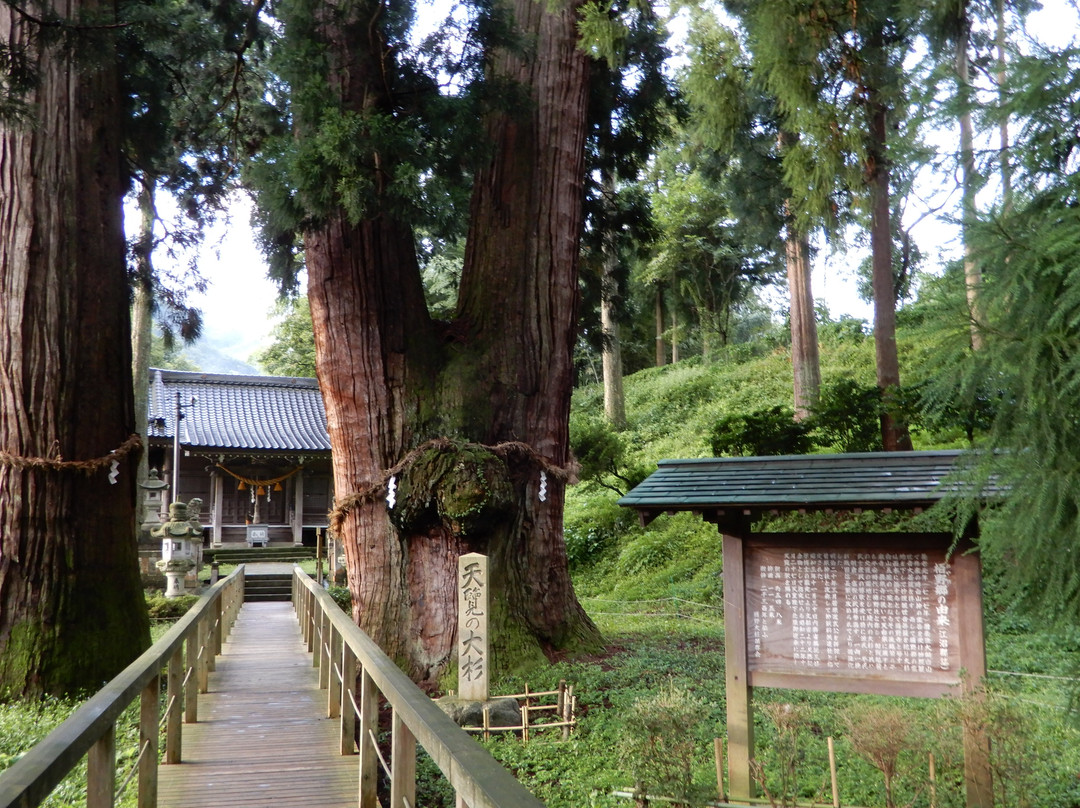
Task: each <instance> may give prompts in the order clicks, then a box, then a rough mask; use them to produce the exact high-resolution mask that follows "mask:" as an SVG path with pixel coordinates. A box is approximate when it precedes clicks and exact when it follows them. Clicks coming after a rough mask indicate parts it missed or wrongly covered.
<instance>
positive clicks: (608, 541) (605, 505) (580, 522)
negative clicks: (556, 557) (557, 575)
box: [563, 492, 635, 570]
mask: <svg viewBox="0 0 1080 808" xmlns="http://www.w3.org/2000/svg"><path fill="white" fill-rule="evenodd" d="M575 493H577V492H575ZM575 502H576V505H575V507H574V508H573V509H572V512H568V513H567V514H566V517H565V519H564V521H563V536H564V538H565V540H566V555H567V558H568V559H569V561H570V569H571V570H580V569H583V568H585V567H589V566H592V565H595V564H597V563H598V562H600V561H601V560H602V559H603V558H604V557H605V556H606V555H608V551H609V550H611V549H612V548H614V547H615V546H616V545H617V544H618V541H619V538H620V537H622V536H625V535H626V534H627V533H628V532H629V531H631V530H633V526H634V522H635V516H634V514H633V513H632V512H631V511H628V510H627V509H626V508H620V507H619V506H618V505H616V504H615V501H614V500H613V498H612V497H610V496H607V495H605V494H603V493H601V494H594V495H586V494H584V493H581V494H579V495H578V496H576V497H575Z"/></svg>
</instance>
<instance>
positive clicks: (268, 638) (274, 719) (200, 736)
mask: <svg viewBox="0 0 1080 808" xmlns="http://www.w3.org/2000/svg"><path fill="white" fill-rule="evenodd" d="M209 691H210V692H209V693H206V694H202V695H200V696H199V721H198V723H196V724H185V725H184V740H183V755H182V757H183V763H180V764H177V765H171V766H166V765H162V766H161V767H160V768H159V777H160V780H159V794H158V805H159V806H161V808H204V807H206V808H226V807H227V806H228V807H231V806H236V807H237V808H258V806H273V808H294V806H295V807H296V808H300V806H304V808H324V807H325V806H335V807H336V806H355V805H356V804H357V802H358V789H359V782H358V778H359V766H358V758H356V757H355V756H342V755H339V754H338V722H337V720H336V719H329V718H326V717H325V716H326V697H327V694H326V691H325V690H320V689H319V680H318V669H316V668H313V667H312V666H311V656H310V655H308V654H307V652H306V647H305V645H304V642H303V639H302V638H301V635H300V628H299V626H298V624H297V622H296V617H295V615H294V613H293V609H292V604H289V603H273V602H271V603H245V604H244V607H243V608H242V609H241V610H240V616H239V617H238V619H237V621H236V624H235V625H234V626H233V629H232V633H231V634H230V635H229V639H228V640H227V641H226V642H225V644H224V646H223V647H222V655H221V656H219V657H218V658H217V668H216V670H215V671H212V672H211V673H210V678H209Z"/></svg>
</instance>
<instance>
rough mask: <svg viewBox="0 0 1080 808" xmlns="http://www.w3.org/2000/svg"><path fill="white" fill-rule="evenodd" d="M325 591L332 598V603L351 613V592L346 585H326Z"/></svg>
mask: <svg viewBox="0 0 1080 808" xmlns="http://www.w3.org/2000/svg"><path fill="white" fill-rule="evenodd" d="M326 593H327V594H328V595H329V596H330V597H332V598H333V599H334V603H336V604H337V605H338V606H340V607H341V610H342V611H343V612H345V613H346V614H352V592H350V591H349V587H347V586H330V587H327V589H326Z"/></svg>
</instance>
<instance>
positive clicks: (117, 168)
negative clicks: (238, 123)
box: [0, 0, 150, 697]
mask: <svg viewBox="0 0 1080 808" xmlns="http://www.w3.org/2000/svg"><path fill="white" fill-rule="evenodd" d="M51 8H52V10H53V11H54V12H55V13H56V14H57V15H59V18H61V19H68V20H71V19H77V18H79V17H80V16H81V15H84V14H85V15H88V16H97V15H101V17H105V18H107V17H108V16H109V15H110V14H111V13H112V12H113V11H114V9H113V7H112V5H111V4H109V3H108V2H105V3H102V2H96V0H66V1H65V2H57V3H55V4H53V5H52V7H51ZM37 25H38V23H37V22H35V21H33V20H31V19H29V18H28V17H27V16H26V15H24V14H20V13H19V11H18V10H17V9H16V8H15V7H14V6H11V5H8V4H3V5H0V43H2V44H3V45H5V46H6V47H8V48H9V49H10V52H11V53H18V54H23V55H25V56H26V58H27V59H29V60H30V62H31V63H32V64H33V65H34V66H35V67H36V69H37V73H38V75H37V82H36V84H35V86H34V87H33V88H31V89H29V90H28V91H27V93H26V95H25V96H24V100H25V102H26V105H27V108H28V111H29V113H30V115H31V116H32V120H30V121H26V122H22V123H20V122H14V121H11V120H4V121H0V155H2V157H0V307H2V308H0V697H6V696H30V697H33V696H40V695H43V694H74V693H78V692H80V691H85V690H88V689H96V688H97V687H100V685H101V684H102V682H104V681H106V680H108V679H110V678H111V677H113V676H114V675H115V674H117V673H118V672H120V671H121V670H122V669H123V668H124V667H125V666H126V665H127V664H128V663H129V662H131V661H132V660H133V659H134V658H135V657H136V656H138V654H139V653H140V652H141V651H142V649H144V648H145V647H147V646H148V644H149V639H150V634H149V621H148V619H147V614H146V604H145V601H144V599H143V593H142V586H141V583H140V581H139V570H138V559H137V554H136V541H135V518H134V514H135V510H134V508H135V491H136V488H135V469H136V461H137V459H138V453H139V451H140V448H141V445H140V441H139V439H138V437H137V436H131V434H130V433H131V432H132V430H133V428H134V424H135V416H134V405H133V401H132V399H133V392H132V384H131V342H130V334H131V328H130V323H129V315H128V302H129V301H128V288H127V277H126V271H125V261H124V253H125V246H124V230H123V218H122V210H121V202H122V198H123V194H124V183H123V182H122V176H123V174H122V164H121V159H120V148H119V130H118V126H119V121H120V120H121V117H122V116H121V115H120V110H119V104H118V101H119V98H120V93H119V88H118V86H117V80H116V71H115V69H114V65H112V64H110V62H109V60H108V59H107V58H106V57H105V56H104V55H103V54H106V53H111V52H113V50H114V49H113V48H111V47H110V48H105V47H101V46H102V43H101V42H100V41H98V42H96V43H95V45H96V50H95V53H96V56H95V58H93V59H86V58H83V57H81V56H79V55H78V54H79V51H80V48H81V47H82V46H83V45H84V44H85V42H84V41H83V34H81V33H80V34H78V35H76V39H75V41H74V44H75V48H71V47H69V45H70V44H71V43H70V42H68V40H59V39H52V40H49V42H51V44H49V43H48V42H46V38H45V37H39V36H38V34H40V31H38V30H36V28H35V26H37ZM96 35H97V36H108V34H107V33H104V32H100V31H99V32H97V34H96Z"/></svg>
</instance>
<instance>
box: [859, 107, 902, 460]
mask: <svg viewBox="0 0 1080 808" xmlns="http://www.w3.org/2000/svg"><path fill="white" fill-rule="evenodd" d="M871 104H872V112H871V119H870V149H869V155H870V158H869V159H870V165H869V171H868V174H869V176H868V178H867V180H868V185H869V189H870V205H871V209H870V252H871V262H872V274H873V277H872V286H873V290H874V356H875V360H876V365H877V383H878V387H880V388H881V391H882V398H883V403H884V408H883V411H882V414H881V442H882V446H883V448H884V449H885V451H887V452H896V451H910V449H911V436H910V434H909V433H908V429H907V425H906V424H904V423H903V422H902V421H900V420H899V419H897V418H896V417H895V415H894V414H893V412H891V411H890V403H891V401H892V399H893V391H895V390H896V388H898V387H899V386H900V358H899V355H898V353H897V349H896V292H895V290H894V287H893V273H892V229H891V225H890V205H889V163H888V154H887V152H886V145H887V143H888V135H887V133H888V111H887V109H886V108H885V106H884V105H883V104H882V103H881V102H880V101H878V100H875V101H872V102H871Z"/></svg>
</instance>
